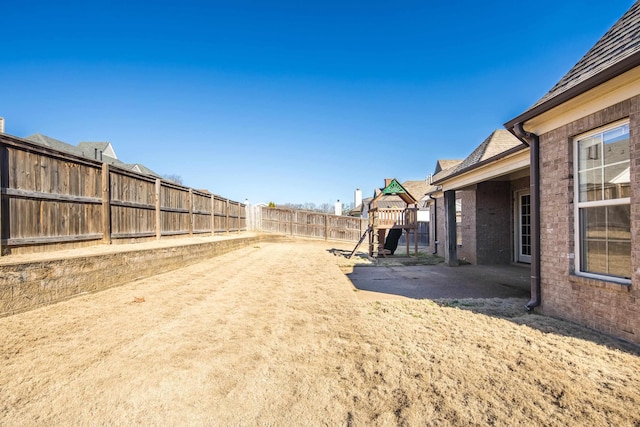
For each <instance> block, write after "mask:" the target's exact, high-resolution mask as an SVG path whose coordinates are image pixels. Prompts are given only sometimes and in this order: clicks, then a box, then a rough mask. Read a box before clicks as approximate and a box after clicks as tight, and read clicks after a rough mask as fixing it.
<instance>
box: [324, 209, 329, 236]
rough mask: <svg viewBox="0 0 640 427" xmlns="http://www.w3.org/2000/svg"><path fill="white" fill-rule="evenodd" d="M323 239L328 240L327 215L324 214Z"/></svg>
mask: <svg viewBox="0 0 640 427" xmlns="http://www.w3.org/2000/svg"><path fill="white" fill-rule="evenodd" d="M324 240H329V215H328V214H324Z"/></svg>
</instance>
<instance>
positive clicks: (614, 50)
mask: <svg viewBox="0 0 640 427" xmlns="http://www.w3.org/2000/svg"><path fill="white" fill-rule="evenodd" d="M636 54H638V55H636ZM638 61H640V2H636V3H634V4H633V6H631V8H630V9H629V10H628V11H627V12H626V13H625V14H624V15H623V16H622V17H621V18H620V19H619V20H618V22H616V23H615V24H614V25H613V26H612V27H611V28H610V29H609V31H607V32H606V33H605V35H604V36H602V38H601V39H600V40H599V41H598V42H597V43H596V44H595V45H594V46H593V47H592V48H591V49H590V50H589V51H588V52H587V53H586V54H585V55H584V56H583V57H582V59H580V60H579V61H578V63H577V64H576V65H574V66H573V68H571V70H569V72H568V73H567V74H565V76H564V77H562V79H560V81H559V82H558V83H556V85H555V86H554V87H553V88H551V90H550V91H549V92H547V93H546V94H545V95H544V96H543V97H542V98H540V99H539V100H538V102H536V103H535V104H533V105H532V106H531V107H530V108H529V109H528V110H527V111H525V112H524V113H522V114H521V115H520V116H518V117H517V118H515V119H513V120H511V121H510V122H508V123H507V124H506V125H505V126H507V127H511V126H512V125H513V124H515V123H516V122H518V121H522V120H528V119H529V118H531V117H535V116H536V115H538V114H541V113H542V112H544V111H547V110H548V109H549V108H552V107H553V106H554V105H553V102H552V101H553V100H560V99H562V97H561V95H562V94H566V96H567V97H573V96H577V95H578V94H580V93H582V91H584V90H588V89H590V88H591V87H595V86H596V85H597V84H599V83H602V82H600V81H599V79H598V77H600V78H602V77H604V76H606V78H607V79H611V78H613V77H615V76H617V75H619V74H621V73H623V72H625V71H628V69H631V68H633V67H635V66H637V64H636V62H638ZM572 92H575V93H572ZM545 104H547V106H548V107H547V108H545Z"/></svg>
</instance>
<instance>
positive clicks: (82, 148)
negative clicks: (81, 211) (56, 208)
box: [24, 133, 161, 178]
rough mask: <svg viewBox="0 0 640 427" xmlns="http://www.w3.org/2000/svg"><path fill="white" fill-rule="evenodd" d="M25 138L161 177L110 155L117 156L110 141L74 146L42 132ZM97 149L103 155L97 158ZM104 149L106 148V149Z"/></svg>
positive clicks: (63, 150) (53, 147)
mask: <svg viewBox="0 0 640 427" xmlns="http://www.w3.org/2000/svg"><path fill="white" fill-rule="evenodd" d="M24 139H26V140H27V141H31V142H35V143H36V144H39V145H43V146H45V147H49V148H51V149H54V150H57V151H62V152H63V153H68V154H73V155H76V156H79V157H84V158H85V159H91V160H99V161H101V162H103V163H108V164H110V165H114V166H117V167H119V168H122V169H125V170H130V171H134V172H138V173H141V174H143V175H148V176H152V177H155V178H161V176H160V175H158V174H157V173H155V172H154V171H152V170H151V169H149V168H148V167H146V166H144V165H142V164H140V163H132V164H127V163H124V162H122V161H120V160H118V158H117V157H112V156H110V155H109V154H113V155H114V156H115V151H114V150H113V147H112V146H111V143H110V142H81V143H80V144H78V146H74V145H71V144H67V143H66V142H62V141H59V140H57V139H54V138H51V137H49V136H46V135H42V134H40V133H36V134H34V135H30V136H27V137H26V138H24ZM95 149H98V150H100V151H102V156H99V157H100V158H96V151H95ZM102 149H104V151H103V150H102ZM107 153H109V154H107Z"/></svg>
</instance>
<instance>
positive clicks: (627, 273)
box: [580, 205, 631, 278]
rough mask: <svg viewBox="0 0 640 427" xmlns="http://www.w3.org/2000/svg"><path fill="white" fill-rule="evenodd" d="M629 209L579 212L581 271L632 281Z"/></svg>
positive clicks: (612, 207)
mask: <svg viewBox="0 0 640 427" xmlns="http://www.w3.org/2000/svg"><path fill="white" fill-rule="evenodd" d="M630 212H631V210H630V207H629V205H620V206H602V207H593V208H582V209H580V234H581V242H580V249H581V250H580V257H581V258H580V270H581V271H583V272H587V273H596V274H606V275H610V276H618V277H626V278H629V277H631V228H630Z"/></svg>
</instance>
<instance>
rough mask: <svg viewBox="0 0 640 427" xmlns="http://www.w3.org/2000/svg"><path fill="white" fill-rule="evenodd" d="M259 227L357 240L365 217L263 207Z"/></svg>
mask: <svg viewBox="0 0 640 427" xmlns="http://www.w3.org/2000/svg"><path fill="white" fill-rule="evenodd" d="M260 215H261V230H262V231H266V232H272V233H281V234H290V235H293V236H300V237H312V238H317V239H329V240H345V241H348V242H357V241H358V240H359V239H360V236H361V235H362V233H363V232H364V231H365V230H366V229H367V226H368V220H367V219H362V218H355V217H348V216H339V215H329V214H324V213H320V212H310V211H298V210H290V209H279V208H268V207H264V208H262V211H261V213H260Z"/></svg>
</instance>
